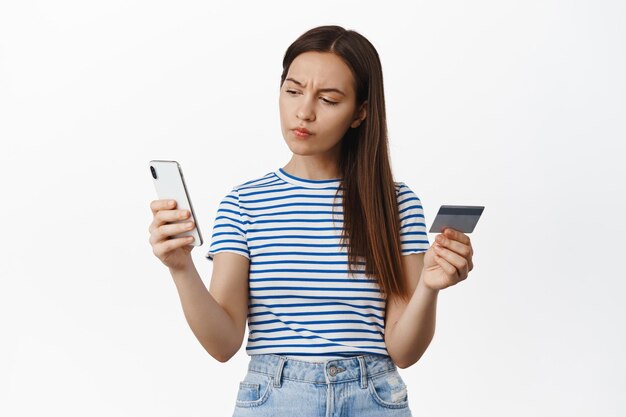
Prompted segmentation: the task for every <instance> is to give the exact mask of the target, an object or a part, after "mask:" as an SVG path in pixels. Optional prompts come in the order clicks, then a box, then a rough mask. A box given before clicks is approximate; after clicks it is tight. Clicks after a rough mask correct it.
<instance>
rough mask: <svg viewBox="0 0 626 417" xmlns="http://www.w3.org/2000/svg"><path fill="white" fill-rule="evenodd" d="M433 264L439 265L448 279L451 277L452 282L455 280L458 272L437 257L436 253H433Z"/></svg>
mask: <svg viewBox="0 0 626 417" xmlns="http://www.w3.org/2000/svg"><path fill="white" fill-rule="evenodd" d="M435 262H437V263H438V264H439V266H440V267H441V269H443V271H444V272H445V273H446V275H447V276H448V277H451V278H452V279H453V280H454V281H456V280H457V279H456V276H457V273H458V271H457V269H456V268H455V267H454V265H451V264H450V262H448V261H447V260H445V259H444V258H442V257H441V256H439V255H437V254H436V253H435Z"/></svg>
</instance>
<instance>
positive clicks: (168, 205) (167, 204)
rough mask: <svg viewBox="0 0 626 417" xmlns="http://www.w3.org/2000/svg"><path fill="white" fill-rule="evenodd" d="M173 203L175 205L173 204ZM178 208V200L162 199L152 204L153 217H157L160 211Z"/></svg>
mask: <svg viewBox="0 0 626 417" xmlns="http://www.w3.org/2000/svg"><path fill="white" fill-rule="evenodd" d="M172 202H173V203H172ZM174 207H176V200H169V199H162V200H153V201H152V202H150V209H151V210H152V215H153V216H154V215H156V214H157V212H158V211H159V210H170V209H173V208H174Z"/></svg>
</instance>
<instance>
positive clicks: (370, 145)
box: [280, 26, 408, 299]
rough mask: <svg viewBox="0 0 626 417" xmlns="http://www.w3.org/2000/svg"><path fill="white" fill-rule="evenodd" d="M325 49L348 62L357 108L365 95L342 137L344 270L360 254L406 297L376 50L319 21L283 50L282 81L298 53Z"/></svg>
mask: <svg viewBox="0 0 626 417" xmlns="http://www.w3.org/2000/svg"><path fill="white" fill-rule="evenodd" d="M308 51H316V52H330V53H333V54H335V55H337V56H339V57H340V58H342V59H343V61H344V62H345V63H346V64H347V65H348V67H349V68H350V69H351V71H352V75H353V77H354V80H355V84H356V105H357V108H358V107H359V106H360V105H361V104H362V103H363V102H364V101H365V100H367V116H366V118H365V120H364V121H363V122H362V123H361V124H360V125H359V126H358V127H356V128H348V130H347V131H346V133H345V135H344V136H343V138H342V139H341V141H342V144H341V156H340V158H339V170H340V172H341V173H342V182H341V188H342V189H343V218H344V229H343V234H342V242H344V243H345V242H349V243H348V245H347V248H348V270H349V273H350V274H353V273H354V271H355V269H354V265H355V264H357V261H358V259H359V258H362V259H365V271H366V272H367V274H368V275H370V276H373V277H374V278H375V279H376V280H377V281H378V284H379V286H380V291H381V293H382V294H383V295H387V296H388V295H389V294H393V295H397V296H399V297H400V298H402V299H406V298H408V294H407V292H408V290H407V288H406V285H405V284H404V280H403V279H402V261H401V246H400V233H399V230H400V219H399V212H398V200H397V195H396V190H395V183H394V179H393V175H392V172H391V164H390V161H389V151H388V139H387V117H386V111H385V97H384V89H383V75H382V67H381V64H380V58H379V57H378V52H376V49H375V48H374V46H373V45H372V44H371V43H370V42H369V41H368V40H367V39H366V38H365V37H364V36H363V35H361V34H359V33H357V32H355V31H353V30H346V29H344V28H342V27H341V26H319V27H316V28H313V29H310V30H308V31H307V32H305V33H303V34H302V35H301V36H300V37H299V38H298V39H296V40H295V41H294V42H293V43H292V44H291V45H290V46H289V47H288V48H287V51H286V52H285V56H284V59H283V72H282V75H281V77H280V86H281V87H282V85H283V82H284V81H285V77H286V76H287V72H288V71H289V66H290V65H291V63H292V61H293V60H294V59H295V58H296V57H297V56H298V55H300V54H301V53H303V52H308Z"/></svg>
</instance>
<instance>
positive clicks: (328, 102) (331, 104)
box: [322, 98, 339, 106]
mask: <svg viewBox="0 0 626 417" xmlns="http://www.w3.org/2000/svg"><path fill="white" fill-rule="evenodd" d="M322 101H323V102H324V103H326V104H328V105H330V106H336V105H337V104H339V103H337V102H335V101H330V100H326V99H325V98H322Z"/></svg>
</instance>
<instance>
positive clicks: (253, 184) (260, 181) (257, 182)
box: [232, 171, 277, 194]
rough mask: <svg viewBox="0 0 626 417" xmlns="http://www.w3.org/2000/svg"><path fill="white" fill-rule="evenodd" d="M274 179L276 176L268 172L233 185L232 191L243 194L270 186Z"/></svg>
mask: <svg viewBox="0 0 626 417" xmlns="http://www.w3.org/2000/svg"><path fill="white" fill-rule="evenodd" d="M276 178H277V177H276V174H275V173H274V172H273V171H270V172H267V173H265V174H263V175H259V176H256V177H254V178H250V179H247V180H245V181H244V182H241V183H239V184H237V185H235V186H234V187H233V189H232V191H233V192H236V193H243V194H245V193H247V192H251V191H254V190H255V189H259V188H262V187H265V186H267V185H268V184H271V183H272V182H273V181H275V179H276Z"/></svg>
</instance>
